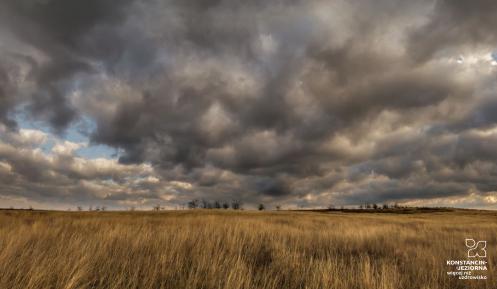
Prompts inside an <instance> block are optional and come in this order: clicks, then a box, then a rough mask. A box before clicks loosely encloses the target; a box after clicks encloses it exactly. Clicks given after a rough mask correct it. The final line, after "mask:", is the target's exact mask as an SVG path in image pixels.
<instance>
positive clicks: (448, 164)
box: [0, 0, 497, 208]
mask: <svg viewBox="0 0 497 289" xmlns="http://www.w3.org/2000/svg"><path fill="white" fill-rule="evenodd" d="M494 2H495V1H490V0H477V1H472V2H471V3H466V4H461V3H459V2H457V3H456V2H455V1H442V0H440V1H435V2H433V1H414V2H413V1H411V2H406V1H404V2H398V1H389V0H381V1H375V2H374V3H373V2H372V1H365V0H361V1H354V2H353V3H347V2H344V1H322V0H314V1H298V0H297V1H291V2H289V3H282V2H280V1H251V2H250V3H247V2H246V1H245V2H244V1H223V0H214V1H184V0H183V1H173V0H170V1H162V0H147V1H134V0H127V1H119V3H115V1H107V0H104V1H102V0H98V1H97V0H90V1H85V3H84V5H83V4H81V3H78V1H73V0H70V1H68V0H64V1H63V0H46V1H41V0H40V1H37V0H22V1H17V0H16V1H14V0H6V1H3V2H2V3H1V4H0V56H1V57H0V122H1V123H2V124H3V126H2V131H1V137H2V141H1V143H0V144H1V154H0V179H1V180H2V183H1V187H0V189H1V192H0V195H2V198H0V204H1V203H2V202H4V203H7V202H9V201H8V200H14V199H19V198H22V199H23V200H26V202H29V201H33V202H38V203H46V204H85V205H87V204H91V203H105V204H107V205H108V206H126V205H131V204H143V205H151V204H154V203H157V202H160V203H163V204H167V205H170V206H176V205H180V204H182V203H184V202H186V201H187V200H189V199H192V198H199V199H202V198H203V199H208V200H229V199H239V200H242V201H243V202H245V203H247V204H256V203H258V202H265V203H270V204H285V205H287V206H321V205H326V204H328V203H335V204H340V205H341V204H343V205H353V204H360V203H364V202H379V203H383V202H401V203H415V204H447V205H451V204H457V205H458V206H470V207H489V208H495V207H496V204H497V201H496V200H497V182H496V181H495V179H497V178H496V176H497V162H496V161H495V160H496V159H497V158H495V157H496V152H495V149H493V147H495V145H496V144H497V123H496V122H497V118H496V117H495V116H496V115H497V110H496V109H497V105H496V104H497V98H496V97H497V95H496V91H497V90H496V87H495V80H496V76H497V74H496V72H497V65H496V63H495V50H496V48H497V43H496V42H497V33H496V32H495V26H496V25H495V24H497V23H495V17H493V11H495V10H496V8H497V7H494V6H495V5H496V4H495V3H494ZM20 111H21V112H22V113H24V114H25V115H28V116H29V119H30V120H31V121H35V122H41V123H43V124H45V125H47V126H48V127H49V128H50V130H49V131H40V130H26V128H23V125H22V123H20V122H19V120H18V118H16V115H17V114H18V113H19V112H20ZM82 119H89V120H91V122H92V123H94V126H92V127H91V129H90V130H89V131H88V132H87V134H88V135H87V137H88V141H87V142H86V143H84V144H78V143H75V142H71V141H70V140H67V137H66V135H67V133H68V130H69V131H70V130H71V129H72V127H74V125H75V124H77V123H78V122H80V121H81V120H82ZM43 138H49V139H54V141H53V142H54V143H55V144H53V145H52V146H51V147H50V148H49V149H47V148H46V146H47V145H46V142H47V140H44V139H43ZM44 144H45V145H44ZM98 144H101V145H106V146H109V147H111V148H114V149H116V151H117V152H118V155H117V156H116V158H114V159H113V158H111V157H109V158H106V159H103V158H102V159H91V158H84V157H81V156H79V155H78V153H77V152H78V149H80V146H87V147H91V146H93V145H98ZM43 146H45V149H44V150H43V149H42V148H43ZM2 199H3V201H2ZM444 202H445V203H444Z"/></svg>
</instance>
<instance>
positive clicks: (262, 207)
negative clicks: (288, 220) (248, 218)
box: [258, 204, 266, 211]
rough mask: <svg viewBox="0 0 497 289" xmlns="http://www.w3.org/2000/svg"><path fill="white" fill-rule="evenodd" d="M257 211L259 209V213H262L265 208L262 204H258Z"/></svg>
mask: <svg viewBox="0 0 497 289" xmlns="http://www.w3.org/2000/svg"><path fill="white" fill-rule="evenodd" d="M258 209H259V211H264V210H265V209H266V207H264V204H259V207H258Z"/></svg>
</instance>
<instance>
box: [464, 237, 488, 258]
mask: <svg viewBox="0 0 497 289" xmlns="http://www.w3.org/2000/svg"><path fill="white" fill-rule="evenodd" d="M466 247H468V248H469V249H468V258H475V257H479V258H486V257H487V241H478V242H476V241H475V240H474V239H466Z"/></svg>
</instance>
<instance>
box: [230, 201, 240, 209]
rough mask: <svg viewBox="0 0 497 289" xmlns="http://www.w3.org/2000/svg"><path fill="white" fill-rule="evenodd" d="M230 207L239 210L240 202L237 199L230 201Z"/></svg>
mask: <svg viewBox="0 0 497 289" xmlns="http://www.w3.org/2000/svg"><path fill="white" fill-rule="evenodd" d="M231 208H232V209H233V210H240V209H241V208H242V203H241V202H240V201H239V200H233V201H231Z"/></svg>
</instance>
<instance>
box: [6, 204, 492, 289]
mask: <svg viewBox="0 0 497 289" xmlns="http://www.w3.org/2000/svg"><path fill="white" fill-rule="evenodd" d="M468 237H469V238H474V239H478V240H486V241H487V252H488V258H487V259H486V260H487V261H488V262H489V263H488V272H487V276H488V279H487V280H458V279H457V277H453V276H447V271H449V267H448V266H447V265H446V260H460V259H465V257H466V253H467V250H466V247H465V244H464V240H465V238H468ZM496 244H497V214H496V213H494V212H486V211H470V210H453V211H447V212H443V211H441V212H436V211H435V212H411V213H409V214H400V213H395V212H392V213H374V212H370V213H363V212H340V211H334V212H292V211H274V212H269V211H264V212H255V211H231V210H201V209H197V210H185V211H161V212H139V211H135V212H42V211H17V210H3V211H0V288H2V289H86V288H99V289H126V288H136V289H159V288H171V289H180V288H205V289H210V288H212V289H214V288H216V289H221V288H225V289H242V288H243V289H249V288H250V289H263V288H264V289H271V288H275V289H276V288H278V289H280V288H284V289H294V288H295V289H296V288H326V289H329V288H345V289H354V288H358V289H359V288H381V289H411V288H420V289H421V288H422V289H428V288H429V289H436V288H450V289H457V288H497V273H496V269H497V268H496V264H497V246H496Z"/></svg>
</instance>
